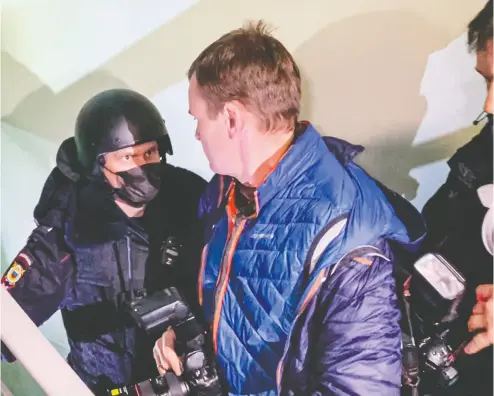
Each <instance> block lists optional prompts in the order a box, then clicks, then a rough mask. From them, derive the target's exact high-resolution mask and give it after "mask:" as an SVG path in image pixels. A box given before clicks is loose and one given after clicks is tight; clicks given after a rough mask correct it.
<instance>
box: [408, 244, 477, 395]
mask: <svg viewBox="0 0 494 396" xmlns="http://www.w3.org/2000/svg"><path fill="white" fill-rule="evenodd" d="M409 275H410V276H409V277H408V279H407V281H406V282H405V284H404V288H403V294H404V301H405V306H406V309H405V311H406V315H404V320H407V321H408V324H407V326H406V327H407V330H409V331H405V333H407V336H409V338H408V337H407V338H408V339H409V343H408V345H404V358H405V359H406V358H409V359H412V360H413V359H416V360H417V362H416V363H417V365H418V370H417V372H416V373H415V374H416V380H415V382H416V383H414V384H413V386H418V385H419V382H420V389H423V390H426V391H425V392H432V393H433V392H434V389H442V390H443V391H444V390H446V389H448V388H450V387H452V386H453V385H454V384H455V383H456V382H457V381H458V379H459V373H458V371H457V369H456V367H455V362H456V360H457V357H458V355H459V353H461V352H462V350H463V346H464V345H465V344H466V343H467V342H468V341H469V340H470V339H471V335H469V332H468V328H467V320H468V313H469V312H470V310H471V308H472V307H473V304H474V303H471V302H469V301H468V298H467V297H466V296H467V290H466V280H465V279H464V277H463V275H462V274H461V273H460V272H459V271H458V270H457V269H456V268H455V267H454V266H453V265H452V264H451V263H449V262H448V261H447V260H446V259H445V258H444V257H443V256H441V255H439V254H434V253H428V254H426V255H424V256H422V257H421V258H419V259H418V260H417V261H416V262H415V263H414V265H413V269H412V271H411V274H409ZM467 306H468V308H470V309H465V307H467ZM402 327H403V325H402ZM407 347H408V348H407ZM413 350H415V356H413V352H412V353H411V354H410V351H413ZM406 353H409V355H408V356H407V354H406ZM406 369H407V364H406V362H404V371H406ZM412 371H413V370H412ZM404 374H405V377H406V374H407V373H404ZM408 374H409V373H408ZM417 379H419V380H417ZM408 380H410V378H408ZM406 382H407V381H405V383H406Z"/></svg>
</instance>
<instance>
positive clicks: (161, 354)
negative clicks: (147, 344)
mask: <svg viewBox="0 0 494 396" xmlns="http://www.w3.org/2000/svg"><path fill="white" fill-rule="evenodd" d="M153 355H154V360H155V362H156V366H157V367H158V371H159V373H160V375H164V374H165V373H166V372H167V371H168V370H170V369H172V370H173V371H174V372H175V374H176V375H178V376H180V375H182V372H183V367H182V362H181V361H180V358H179V357H178V355H177V353H176V352H175V332H174V331H173V329H171V328H170V329H168V330H166V331H165V332H164V333H163V335H162V336H161V338H159V339H158V341H156V344H154V348H153Z"/></svg>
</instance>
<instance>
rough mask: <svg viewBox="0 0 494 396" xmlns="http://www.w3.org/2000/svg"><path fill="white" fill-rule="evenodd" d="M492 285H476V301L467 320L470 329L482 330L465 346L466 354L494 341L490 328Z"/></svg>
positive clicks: (493, 334)
mask: <svg viewBox="0 0 494 396" xmlns="http://www.w3.org/2000/svg"><path fill="white" fill-rule="evenodd" d="M493 287H494V285H481V286H479V287H477V290H476V292H477V300H478V303H477V304H476V305H475V306H474V307H473V311H472V316H470V319H469V320H468V329H469V330H470V331H475V330H483V331H482V332H481V333H479V334H477V335H476V336H475V337H473V338H472V341H470V342H469V343H468V345H467V346H466V347H465V352H466V353H468V354H473V353H477V352H478V351H480V350H482V349H484V348H486V347H488V346H489V345H492V344H493V343H494V332H493V329H492V314H493V312H492V304H493V300H492V297H493Z"/></svg>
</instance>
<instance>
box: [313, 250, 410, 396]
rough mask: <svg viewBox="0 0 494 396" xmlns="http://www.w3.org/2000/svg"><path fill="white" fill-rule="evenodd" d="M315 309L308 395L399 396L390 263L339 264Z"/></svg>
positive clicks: (376, 260) (398, 341)
mask: <svg viewBox="0 0 494 396" xmlns="http://www.w3.org/2000/svg"><path fill="white" fill-rule="evenodd" d="M386 250H387V249H386ZM313 303H314V305H315V307H313V309H314V317H313V318H312V319H313V320H314V323H315V324H314V327H313V331H312V332H311V333H312V336H313V337H315V339H316V340H315V341H312V340H311V351H309V354H310V356H312V357H311V358H310V362H309V365H310V366H311V367H310V373H311V374H310V375H311V376H312V378H311V379H310V381H309V384H311V385H310V386H311V387H312V389H310V392H307V393H306V394H312V395H365V396H373V395H375V396H378V395H379V396H388V395H389V396H391V395H399V394H400V384H401V364H402V360H401V331H400V326H399V320H400V311H399V308H398V306H397V296H396V291H395V281H394V277H393V265H392V263H391V262H390V261H388V260H386V259H384V258H382V257H361V258H360V257H359V258H358V259H357V260H350V261H348V262H346V263H344V262H343V263H342V266H341V267H338V268H337V269H336V271H335V272H334V274H333V275H331V276H329V277H328V278H327V281H326V282H325V283H324V284H323V285H322V289H321V290H320V292H319V294H318V298H317V299H315V301H314V302H313Z"/></svg>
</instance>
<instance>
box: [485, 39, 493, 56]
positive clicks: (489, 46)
mask: <svg viewBox="0 0 494 396" xmlns="http://www.w3.org/2000/svg"><path fill="white" fill-rule="evenodd" d="M486 48H487V54H488V55H489V56H490V57H492V39H490V40H488V41H487V46H486Z"/></svg>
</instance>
